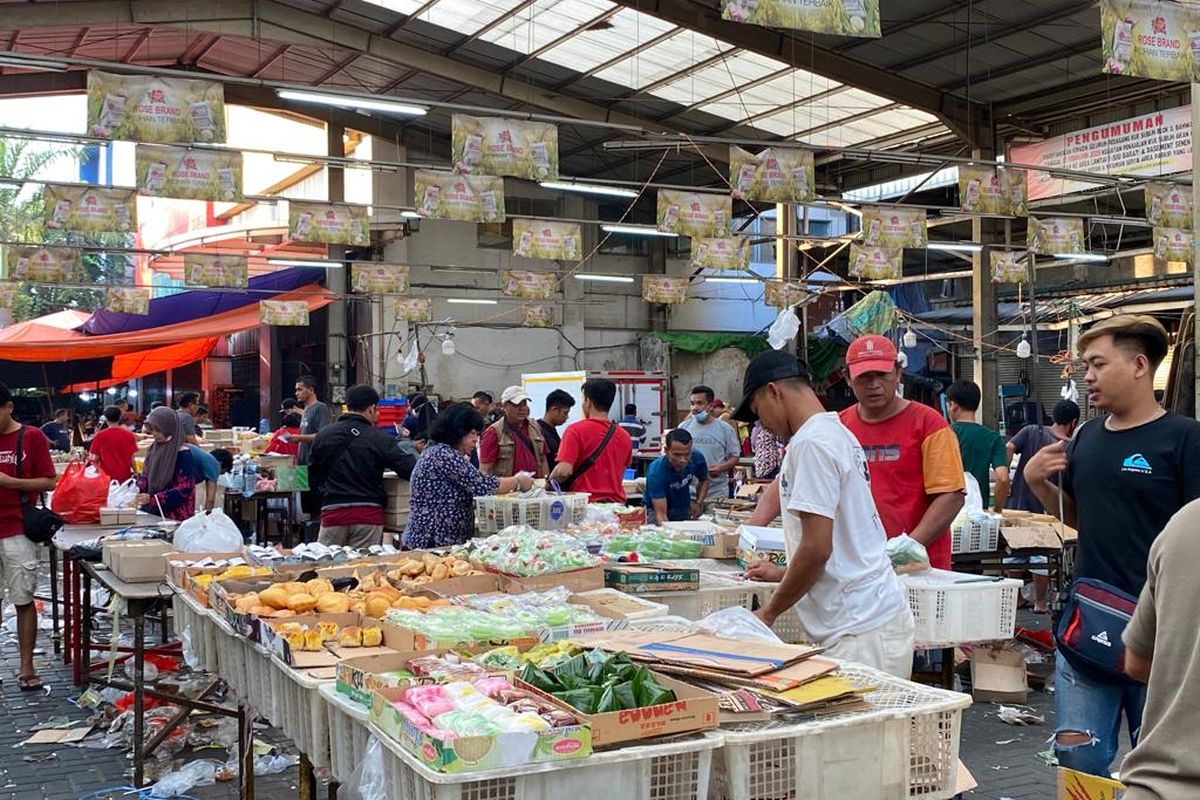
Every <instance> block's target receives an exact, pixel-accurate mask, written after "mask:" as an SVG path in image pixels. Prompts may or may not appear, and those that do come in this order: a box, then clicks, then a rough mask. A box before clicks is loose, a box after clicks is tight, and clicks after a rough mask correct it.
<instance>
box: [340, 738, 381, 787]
mask: <svg viewBox="0 0 1200 800" xmlns="http://www.w3.org/2000/svg"><path fill="white" fill-rule="evenodd" d="M386 780H387V778H386V776H385V774H384V769H383V745H381V744H380V743H379V740H378V739H376V738H375V737H374V736H372V737H371V738H370V741H368V742H367V750H366V753H364V754H363V759H362V761H360V762H359V764H358V767H356V768H355V770H354V772H351V773H350V776H349V777H348V778H346V782H345V783H343V784H342V785H341V787H339V788H338V800H388V787H387V783H386Z"/></svg>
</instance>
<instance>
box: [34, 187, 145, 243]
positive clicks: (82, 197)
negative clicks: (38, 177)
mask: <svg viewBox="0 0 1200 800" xmlns="http://www.w3.org/2000/svg"><path fill="white" fill-rule="evenodd" d="M42 196H43V198H44V202H45V216H44V217H43V219H44V225H45V227H46V229H47V230H52V231H71V232H73V233H132V232H133V231H134V229H135V228H136V227H137V200H136V198H137V193H136V192H135V191H134V190H133V189H109V188H105V187H98V186H56V185H54V184H46V187H45V189H44V190H43V191H42Z"/></svg>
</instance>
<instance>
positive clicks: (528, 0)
mask: <svg viewBox="0 0 1200 800" xmlns="http://www.w3.org/2000/svg"><path fill="white" fill-rule="evenodd" d="M536 2H537V0H522V2H520V3H518V4H517V5H515V6H513V7H512V8H511V9H509V10H508V11H506V12H504V13H503V14H501V15H500V16H498V17H496V18H495V19H494V20H492V21H491V22H489V23H488V24H487V25H484V26H483V27H482V28H480V29H479V30H477V31H475V32H474V33H472V34H470V35H468V36H464V37H462V38H461V39H459V40H458V41H457V42H455V43H454V44H452V45H450V46H449V47H447V48H446V49H445V50H443V51H442V55H444V56H448V55H450V54H452V53H454V52H455V51H457V50H459V49H461V48H463V47H466V46H467V45H469V44H470V43H471V42H473V41H475V40H476V39H478V38H480V37H481V36H483V35H484V34H485V33H487V32H489V31H493V30H495V29H496V28H498V27H500V26H501V25H503V24H504V23H506V22H508V21H509V20H510V19H512V18H513V17H515V16H517V15H518V14H520V13H521V12H522V11H524V10H526V9H527V8H529V7H530V6H531V5H533V4H534V3H536Z"/></svg>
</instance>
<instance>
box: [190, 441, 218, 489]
mask: <svg viewBox="0 0 1200 800" xmlns="http://www.w3.org/2000/svg"><path fill="white" fill-rule="evenodd" d="M188 450H190V451H191V452H192V462H193V463H194V464H195V465H196V474H195V476H194V478H195V481H196V483H203V482H204V481H214V482H215V481H216V480H217V478H218V476H220V474H221V462H219V461H217V459H216V456H214V455H213V454H212V453H209V452H207V451H204V450H201V449H200V448H199V447H197V446H196V445H194V444H189V445H188Z"/></svg>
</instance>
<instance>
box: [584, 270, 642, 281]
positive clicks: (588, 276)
mask: <svg viewBox="0 0 1200 800" xmlns="http://www.w3.org/2000/svg"><path fill="white" fill-rule="evenodd" d="M575 279H576V280H580V281H596V282H597V283H633V278H631V277H629V276H628V275H600V274H598V273H595V272H576V273H575Z"/></svg>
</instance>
